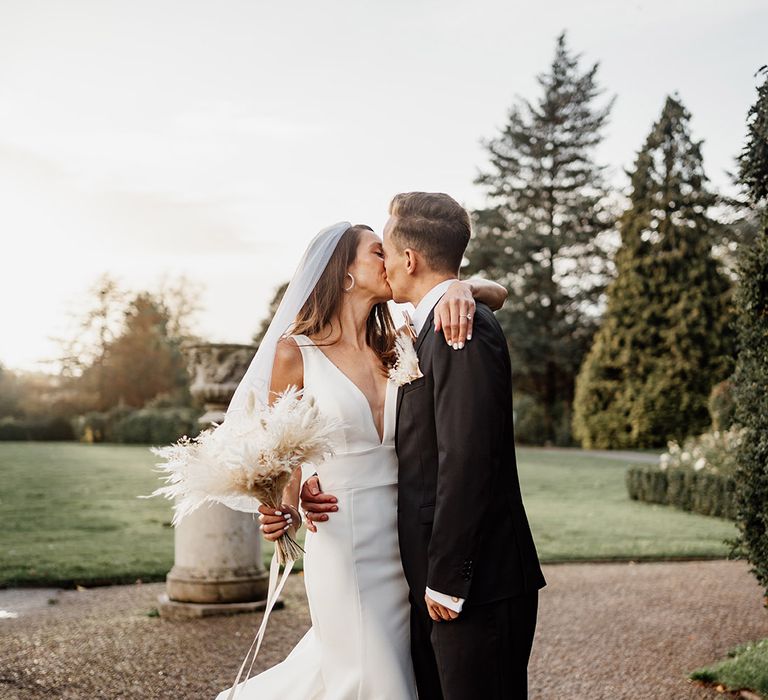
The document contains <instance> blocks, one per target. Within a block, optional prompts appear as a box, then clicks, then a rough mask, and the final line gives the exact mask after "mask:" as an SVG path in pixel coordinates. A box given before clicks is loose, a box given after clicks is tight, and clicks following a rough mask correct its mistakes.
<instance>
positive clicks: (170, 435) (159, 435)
mask: <svg viewBox="0 0 768 700" xmlns="http://www.w3.org/2000/svg"><path fill="white" fill-rule="evenodd" d="M199 413H200V411H199V410H198V409H194V408H188V407H171V408H140V409H135V410H134V409H127V408H124V407H115V408H114V409H112V410H110V411H106V412H104V413H99V412H96V411H94V412H91V413H87V414H85V415H84V416H80V417H79V418H78V419H76V421H75V428H76V433H77V436H78V438H79V439H80V440H82V441H83V442H117V443H134V444H147V445H159V444H167V443H171V442H174V441H176V440H178V439H179V438H180V437H181V436H182V435H189V436H190V437H194V436H195V435H197V434H198V433H199V432H200V426H199V425H198V423H197V417H198V415H199Z"/></svg>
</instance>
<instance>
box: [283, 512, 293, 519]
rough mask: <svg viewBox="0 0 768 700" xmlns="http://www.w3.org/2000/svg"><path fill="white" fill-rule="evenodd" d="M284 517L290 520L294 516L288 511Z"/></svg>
mask: <svg viewBox="0 0 768 700" xmlns="http://www.w3.org/2000/svg"><path fill="white" fill-rule="evenodd" d="M283 517H284V518H285V519H286V520H290V519H291V517H292V516H291V514H290V513H286V514H285V515H284V516H283Z"/></svg>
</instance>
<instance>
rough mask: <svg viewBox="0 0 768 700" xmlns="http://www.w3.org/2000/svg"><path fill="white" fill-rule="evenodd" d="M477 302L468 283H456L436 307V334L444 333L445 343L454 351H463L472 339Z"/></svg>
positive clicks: (449, 288)
mask: <svg viewBox="0 0 768 700" xmlns="http://www.w3.org/2000/svg"><path fill="white" fill-rule="evenodd" d="M474 315H475V300H474V298H473V296H472V288H471V287H470V285H469V284H467V283H466V282H460V281H458V280H457V281H456V282H454V283H453V284H452V285H451V286H450V287H448V291H446V293H445V294H444V295H443V298H442V299H440V301H439V302H437V306H435V332H436V333H438V332H439V331H441V330H442V331H443V335H444V336H445V342H446V343H448V345H450V346H451V347H452V348H453V349H454V350H461V349H462V348H463V347H464V343H466V342H467V341H468V340H471V339H472V317H473V316H474Z"/></svg>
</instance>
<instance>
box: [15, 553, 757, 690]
mask: <svg viewBox="0 0 768 700" xmlns="http://www.w3.org/2000/svg"><path fill="white" fill-rule="evenodd" d="M543 568H544V575H545V576H546V578H547V581H548V584H549V585H548V586H547V587H546V588H544V589H543V590H542V591H541V598H540V608H539V624H538V628H537V636H536V640H535V643H534V647H533V653H532V657H531V665H530V679H531V680H530V695H529V697H530V698H531V699H532V700H550V699H551V700H559V699H561V698H562V699H568V700H573V699H579V700H581V699H585V700H586V699H589V700H598V699H600V698H606V699H608V698H611V699H619V698H632V699H633V700H635V699H638V698H641V699H643V700H645V699H646V698H647V699H652V700H656V699H657V698H658V699H664V700H667V699H669V700H672V699H674V700H684V699H686V698H718V697H719V698H722V697H723V696H722V695H721V694H719V693H717V692H716V691H714V690H711V689H706V688H701V687H699V686H696V685H693V684H691V683H689V682H688V681H686V679H685V676H686V673H687V672H688V671H689V670H691V669H693V668H696V667H698V666H701V665H704V664H707V663H709V662H710V661H713V660H715V659H719V658H721V657H723V656H725V654H726V652H727V650H728V649H729V648H731V647H732V646H735V645H736V644H738V643H740V642H745V641H748V640H754V639H759V638H764V637H768V612H766V611H765V610H763V608H762V605H761V590H760V587H759V586H758V585H757V583H756V581H755V579H754V578H753V577H752V576H751V575H750V574H749V573H748V568H749V567H748V565H747V564H745V563H744V562H729V561H706V562H675V563H649V564H626V563H621V564H562V565H549V566H546V565H545V566H544V567H543ZM162 590H163V584H155V583H153V584H137V585H133V586H112V587H107V588H94V589H89V590H85V591H61V590H56V589H29V590H18V589H16V590H10V591H0V611H5V613H2V612H0V698H2V700H6V699H7V700H10V699H13V700H33V699H34V700H38V699H43V698H45V699H46V700H51V699H52V698H62V699H69V698H78V699H79V698H82V699H86V698H87V699H88V700H96V699H97V698H98V699H99V700H101V699H102V698H103V699H110V700H112V699H118V698H124V699H128V698H130V699H134V698H135V699H136V700H139V699H140V700H152V699H154V698H158V699H159V698H162V699H163V700H168V699H173V700H187V699H189V700H193V699H197V698H201V699H206V700H210V699H211V698H213V697H214V696H215V695H216V693H217V692H219V691H220V690H222V689H223V688H226V687H228V686H229V685H230V684H231V682H232V681H233V680H234V676H235V674H236V671H237V668H238V667H239V665H240V662H241V660H242V657H243V656H244V655H245V652H246V650H247V649H248V646H249V645H250V643H251V640H252V638H253V634H254V633H255V631H256V628H257V623H258V620H259V617H260V615H259V614H245V615H237V616H232V617H217V618H204V619H199V620H188V621H180V622H171V621H169V620H164V619H162V618H158V617H153V616H151V614H150V611H151V610H152V609H153V608H154V607H155V605H156V598H157V595H158V593H160V592H161V591H162ZM284 599H285V601H286V607H285V609H283V610H278V611H276V612H274V613H273V616H272V618H271V619H270V626H269V630H268V633H267V641H266V643H265V646H264V648H263V649H262V652H261V654H260V656H259V664H258V666H259V668H264V667H266V666H269V665H272V664H273V663H275V662H277V661H279V660H280V659H281V658H283V656H284V655H285V654H286V653H287V652H288V650H290V648H291V647H292V646H293V644H295V643H296V641H297V640H298V639H299V638H300V637H301V635H302V634H303V632H304V630H306V628H307V626H308V622H309V617H308V613H307V607H306V602H305V599H304V592H303V583H302V578H301V576H300V575H296V576H292V577H291V580H290V582H289V585H288V586H287V589H286V594H285V596H284ZM53 601H55V602H53ZM14 613H15V614H17V615H18V616H17V617H13V614H14ZM265 700H269V699H265ZM393 700H396V699H393Z"/></svg>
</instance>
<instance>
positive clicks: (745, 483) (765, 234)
mask: <svg viewBox="0 0 768 700" xmlns="http://www.w3.org/2000/svg"><path fill="white" fill-rule="evenodd" d="M761 73H762V74H763V77H764V80H763V82H762V84H761V85H760V86H759V87H758V94H757V101H756V102H755V104H754V105H753V106H752V108H751V109H750V111H749V116H748V119H747V129H748V133H747V142H746V144H745V146H744V149H743V150H742V153H741V156H740V158H739V171H740V176H741V182H742V184H743V186H744V189H745V190H746V192H747V195H748V198H749V201H750V203H751V204H752V206H753V208H754V210H755V211H758V212H760V213H761V216H762V221H761V230H760V233H759V234H758V235H757V236H756V238H755V240H754V242H753V243H752V244H751V245H744V246H742V249H741V255H740V261H739V262H740V264H739V285H738V290H737V294H736V308H737V312H738V330H739V356H738V360H737V364H736V372H735V375H734V385H735V395H736V420H737V421H738V422H739V423H740V424H741V425H743V426H744V427H745V429H746V430H745V434H744V439H743V440H742V445H741V449H740V452H739V458H738V465H739V466H738V468H737V471H736V474H735V479H736V483H737V492H736V498H737V504H738V506H737V507H738V511H737V518H736V522H737V525H738V528H739V541H738V543H737V544H738V545H740V548H741V550H742V551H743V552H745V553H746V555H747V559H748V560H749V561H750V563H751V564H752V566H753V568H752V572H753V573H754V574H755V575H756V576H757V579H758V581H759V582H760V584H761V585H762V586H763V587H764V588H765V594H766V605H768V214H766V205H768V67H764V68H763V69H762V70H761Z"/></svg>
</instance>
